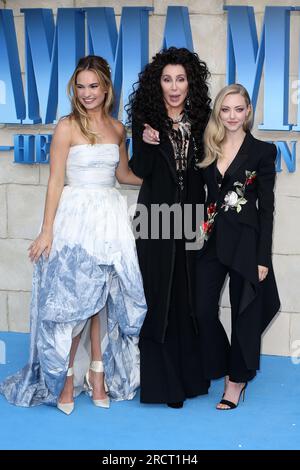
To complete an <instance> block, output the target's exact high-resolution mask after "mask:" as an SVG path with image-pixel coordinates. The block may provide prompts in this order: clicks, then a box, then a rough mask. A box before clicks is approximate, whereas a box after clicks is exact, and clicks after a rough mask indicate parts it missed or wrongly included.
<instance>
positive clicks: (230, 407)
mask: <svg viewBox="0 0 300 470" xmlns="http://www.w3.org/2000/svg"><path fill="white" fill-rule="evenodd" d="M247 385H248V382H246V383H245V385H244V386H243V388H242V390H241V391H240V394H239V399H238V401H237V403H233V401H230V400H224V399H223V398H222V400H221V401H220V402H219V403H218V405H226V406H228V408H218V405H217V407H216V409H217V410H220V411H226V410H234V408H237V407H238V406H239V402H240V399H241V396H242V397H243V401H245V392H246V387H247ZM224 395H225V393H223V397H224Z"/></svg>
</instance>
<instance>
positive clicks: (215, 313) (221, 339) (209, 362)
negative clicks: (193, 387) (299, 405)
mask: <svg viewBox="0 0 300 470" xmlns="http://www.w3.org/2000/svg"><path fill="white" fill-rule="evenodd" d="M227 274H229V278H230V282H229V295H230V303H231V341H230V343H229V340H228V338H227V335H226V332H225V330H224V328H223V325H222V323H221V322H220V319H219V299H220V294H221V291H222V288H223V286H224V282H225V279H226V276H227ZM196 276H197V284H196V285H197V288H196V313H197V318H198V322H199V330H200V338H201V344H202V348H203V350H202V356H203V361H204V363H203V366H204V374H205V377H206V378H207V379H208V380H210V379H217V378H220V377H224V376H225V375H229V379H230V380H231V381H232V382H237V383H239V382H247V381H249V380H251V379H253V378H254V377H255V375H256V371H255V370H249V369H247V366H246V363H245V361H244V358H243V353H242V349H241V346H240V344H239V340H238V337H237V332H236V320H237V315H238V311H239V303H240V296H241V293H242V287H243V278H242V277H241V276H240V275H239V274H238V273H237V272H236V271H234V270H232V269H230V268H228V266H225V265H224V264H222V263H221V262H220V260H219V259H218V257H217V252H216V244H215V237H214V236H212V238H211V239H210V240H209V241H208V242H207V247H206V249H205V251H204V252H203V253H202V254H200V255H199V257H198V259H197V268H196Z"/></svg>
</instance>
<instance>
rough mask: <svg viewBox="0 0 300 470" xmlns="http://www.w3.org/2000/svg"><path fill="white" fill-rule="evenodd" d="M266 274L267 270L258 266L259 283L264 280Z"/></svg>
mask: <svg viewBox="0 0 300 470" xmlns="http://www.w3.org/2000/svg"><path fill="white" fill-rule="evenodd" d="M268 272H269V269H268V268H267V267H266V266H260V265H258V279H259V281H260V282H261V281H263V280H264V279H266V277H267V275H268Z"/></svg>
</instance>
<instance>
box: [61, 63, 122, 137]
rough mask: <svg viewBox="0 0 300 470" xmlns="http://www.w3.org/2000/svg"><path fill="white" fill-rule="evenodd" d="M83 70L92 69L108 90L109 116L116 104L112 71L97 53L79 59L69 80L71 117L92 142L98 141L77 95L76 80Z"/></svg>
mask: <svg viewBox="0 0 300 470" xmlns="http://www.w3.org/2000/svg"><path fill="white" fill-rule="evenodd" d="M83 70H92V71H93V72H95V74H96V75H97V77H98V79H99V82H100V86H101V87H102V88H103V89H104V90H105V91H106V93H105V101H104V104H103V112H104V114H105V115H106V116H109V115H110V113H111V111H112V108H113V104H114V90H113V85H112V81H111V73H110V68H109V65H108V63H107V62H106V60H105V59H103V58H102V57H100V56H96V55H88V56H86V57H82V58H81V59H79V62H78V64H77V67H76V69H75V70H74V73H73V75H72V77H71V78H70V80H69V83H68V87H67V91H68V96H69V98H70V101H71V107H72V111H71V113H70V114H69V117H71V118H72V117H73V118H74V119H75V121H76V122H77V124H78V126H79V128H80V130H81V132H82V134H83V135H84V136H85V137H86V138H87V139H88V141H89V142H90V143H91V144H94V143H95V142H96V136H97V135H98V134H97V132H94V131H92V130H91V129H90V128H89V116H88V113H87V111H86V108H85V107H84V106H83V105H82V104H81V103H80V101H79V99H78V97H77V90H76V80H77V76H78V74H79V72H82V71H83Z"/></svg>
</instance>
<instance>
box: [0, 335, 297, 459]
mask: <svg viewBox="0 0 300 470" xmlns="http://www.w3.org/2000/svg"><path fill="white" fill-rule="evenodd" d="M28 340H29V336H28V335H26V334H20V333H19V334H18V333H0V341H2V343H0V345H1V344H2V346H3V344H5V345H6V356H7V357H6V364H5V365H2V364H0V381H1V380H2V379H4V378H5V377H6V376H7V375H9V374H11V373H13V372H15V371H16V370H18V369H19V368H21V367H22V366H23V365H24V363H25V362H26V358H27V354H28ZM3 342H4V343H3ZM0 360H1V358H0ZM222 388H223V381H222V380H218V381H214V382H213V383H212V386H211V388H210V393H209V395H206V396H202V397H198V398H194V399H192V400H187V401H186V403H185V405H184V407H183V408H182V409H179V410H176V409H170V408H168V407H167V406H165V405H142V404H140V403H139V397H138V396H136V398H135V399H134V400H132V401H128V402H114V403H112V406H111V408H110V409H109V410H105V409H100V408H96V407H95V406H93V404H92V402H91V400H90V398H89V397H87V396H85V395H83V394H82V395H81V396H80V397H78V398H77V399H76V403H75V405H76V407H75V410H74V412H73V413H72V415H70V416H65V415H64V414H63V413H61V412H59V411H58V410H57V409H56V408H55V407H50V406H38V407H34V408H19V407H15V406H13V405H10V404H8V403H7V402H6V400H5V399H4V397H3V396H0V449H107V450H108V449H110V450H115V449H121V450H124V449H128V450H132V449H144V450H147V449H154V450H159V449H168V450H192V449H197V450H201V449H220V450H222V449H235V450H243V449H245V450H253V449H265V450H271V449H300V365H295V364H293V363H292V361H291V359H290V358H286V357H276V356H263V357H262V361H261V371H260V372H259V373H258V375H257V377H256V378H255V380H254V381H252V382H251V383H250V384H249V386H248V388H247V391H246V399H245V402H244V403H241V404H240V406H239V407H238V408H237V409H236V410H232V411H223V412H222V411H217V410H215V404H216V402H217V401H218V399H219V398H220V396H221V393H222Z"/></svg>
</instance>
